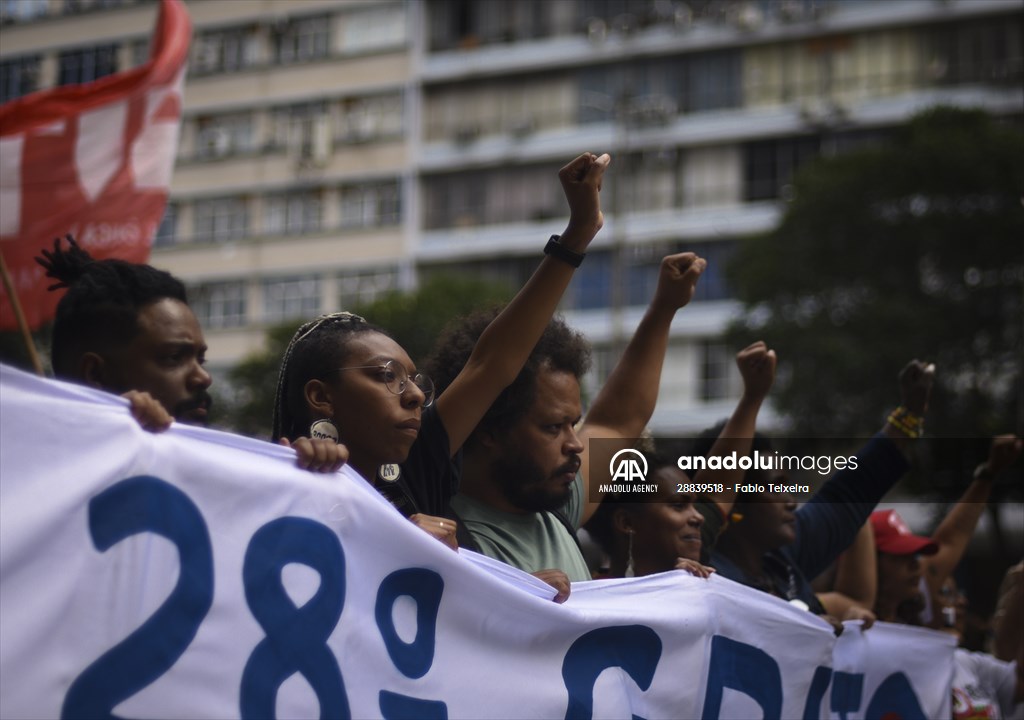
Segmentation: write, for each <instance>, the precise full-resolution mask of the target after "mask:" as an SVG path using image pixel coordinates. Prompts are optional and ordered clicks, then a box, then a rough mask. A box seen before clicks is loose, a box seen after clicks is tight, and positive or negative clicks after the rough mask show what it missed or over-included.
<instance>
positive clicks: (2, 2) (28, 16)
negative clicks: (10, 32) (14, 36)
mask: <svg viewBox="0 0 1024 720" xmlns="http://www.w3.org/2000/svg"><path fill="white" fill-rule="evenodd" d="M49 5H50V0H0V23H8V22H11V23H18V22H28V21H29V20H35V19H36V18H39V17H45V16H46V14H47V12H48V11H49Z"/></svg>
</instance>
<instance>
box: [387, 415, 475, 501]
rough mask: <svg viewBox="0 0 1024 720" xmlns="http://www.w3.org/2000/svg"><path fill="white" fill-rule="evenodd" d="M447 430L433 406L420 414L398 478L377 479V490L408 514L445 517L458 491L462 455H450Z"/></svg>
mask: <svg viewBox="0 0 1024 720" xmlns="http://www.w3.org/2000/svg"><path fill="white" fill-rule="evenodd" d="M449 452H450V450H449V443H448V431H447V430H445V428H444V423H442V422H441V416H440V415H438V414H437V406H436V405H431V406H430V407H428V408H427V409H425V410H424V411H423V414H422V416H421V417H420V434H419V436H418V437H417V438H416V442H414V443H413V444H412V448H410V449H409V457H408V458H406V460H405V462H404V463H402V464H401V469H402V472H401V474H400V475H399V477H398V479H397V480H394V481H391V482H389V481H387V480H381V479H380V478H375V482H374V487H376V488H377V492H379V493H380V494H381V495H383V496H384V497H385V498H387V500H388V502H390V503H391V504H392V505H394V506H395V507H396V508H397V509H398V511H399V512H400V513H402V514H403V515H404V516H405V517H409V516H410V515H414V514H415V513H424V514H426V515H436V516H438V517H444V516H445V515H447V514H448V512H449V510H448V503H449V501H450V500H451V499H452V497H453V496H454V495H455V493H457V492H458V491H459V477H460V475H461V471H462V463H461V454H460V455H458V456H456V457H455V458H450V457H449Z"/></svg>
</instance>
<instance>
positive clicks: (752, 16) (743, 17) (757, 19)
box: [729, 2, 764, 32]
mask: <svg viewBox="0 0 1024 720" xmlns="http://www.w3.org/2000/svg"><path fill="white" fill-rule="evenodd" d="M729 20H730V21H731V22H732V24H733V25H734V26H735V27H736V28H737V29H738V30H740V31H741V32H754V31H755V30H759V29H760V28H761V26H762V25H763V24H764V13H763V12H761V8H759V7H758V6H757V5H754V4H753V3H749V2H745V3H742V4H740V5H737V6H735V7H734V8H730V15H729Z"/></svg>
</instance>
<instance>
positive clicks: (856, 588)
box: [818, 522, 878, 620]
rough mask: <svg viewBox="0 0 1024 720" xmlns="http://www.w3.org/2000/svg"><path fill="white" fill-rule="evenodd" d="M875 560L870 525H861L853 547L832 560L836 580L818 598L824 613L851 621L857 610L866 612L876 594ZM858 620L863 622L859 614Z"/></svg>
mask: <svg viewBox="0 0 1024 720" xmlns="http://www.w3.org/2000/svg"><path fill="white" fill-rule="evenodd" d="M877 565H878V558H877V556H876V554H875V533H874V530H872V529H871V523H870V522H866V523H864V525H862V526H861V529H860V531H859V532H858V533H857V537H856V538H854V541H853V544H852V545H850V547H849V548H847V550H846V551H845V552H844V553H843V554H842V555H840V556H839V559H838V560H837V561H836V580H835V583H834V584H833V588H832V591H831V592H826V593H822V594H820V595H819V596H818V599H819V600H820V601H821V604H822V605H824V606H825V609H826V610H828V614H829V615H832V616H833V617H837V618H839V619H841V620H852V619H854V618H855V617H857V616H856V614H855V612H853V611H855V610H856V609H857V608H859V609H861V610H863V611H866V612H869V613H870V611H871V608H873V607H874V606H875V596H876V595H877V594H878V568H877ZM860 619H864V618H863V615H861V616H860Z"/></svg>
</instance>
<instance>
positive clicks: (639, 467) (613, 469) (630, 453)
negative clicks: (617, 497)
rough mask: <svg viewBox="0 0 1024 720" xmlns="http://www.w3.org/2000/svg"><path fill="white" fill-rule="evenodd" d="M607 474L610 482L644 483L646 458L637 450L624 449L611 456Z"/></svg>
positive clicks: (645, 478)
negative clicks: (609, 475) (610, 477)
mask: <svg viewBox="0 0 1024 720" xmlns="http://www.w3.org/2000/svg"><path fill="white" fill-rule="evenodd" d="M608 472H609V473H611V476H612V482H616V481H620V482H634V481H638V482H646V480H647V458H645V457H644V455H643V453H642V452H640V451H639V450H634V449H633V448H624V449H622V450H619V451H618V452H617V453H615V454H614V455H612V461H611V462H610V463H608Z"/></svg>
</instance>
